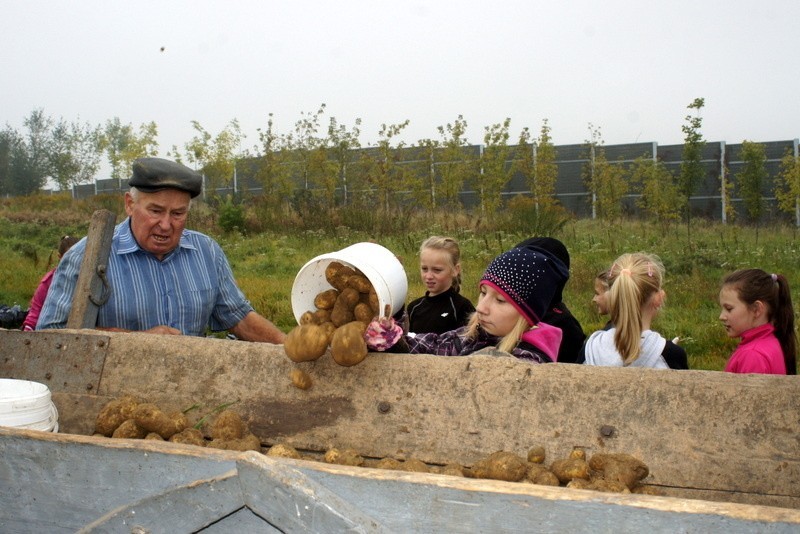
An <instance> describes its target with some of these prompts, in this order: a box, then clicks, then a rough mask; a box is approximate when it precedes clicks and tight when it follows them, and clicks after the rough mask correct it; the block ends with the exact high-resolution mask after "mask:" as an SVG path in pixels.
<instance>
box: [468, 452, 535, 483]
mask: <svg viewBox="0 0 800 534" xmlns="http://www.w3.org/2000/svg"><path fill="white" fill-rule="evenodd" d="M527 472H528V462H526V461H525V460H524V459H522V458H520V457H519V456H517V455H516V454H514V453H513V452H506V451H497V452H493V453H492V454H490V455H489V456H488V457H487V458H484V459H482V460H478V461H477V462H475V465H473V466H472V474H473V476H475V478H491V479H493V480H505V481H507V482H519V481H520V480H522V479H523V478H524V477H525V474H526V473H527Z"/></svg>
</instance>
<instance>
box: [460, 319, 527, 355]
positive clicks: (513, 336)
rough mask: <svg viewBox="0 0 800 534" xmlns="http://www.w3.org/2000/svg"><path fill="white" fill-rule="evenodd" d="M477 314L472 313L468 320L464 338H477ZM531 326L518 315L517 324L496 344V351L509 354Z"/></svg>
mask: <svg viewBox="0 0 800 534" xmlns="http://www.w3.org/2000/svg"><path fill="white" fill-rule="evenodd" d="M478 324H479V323H478V314H477V312H476V313H473V314H472V316H471V317H470V318H469V322H468V323H467V332H466V336H467V338H469V339H476V338H477V337H478V328H479V326H478ZM530 327H531V325H530V324H529V323H528V320H527V319H525V317H523V316H522V314H519V319H517V324H515V325H514V328H512V329H511V332H509V333H508V334H506V335H504V336H503V337H502V338H501V339H500V342H499V343H498V344H497V348H498V350H502V351H504V352H509V353H510V352H511V351H512V350H514V348H516V346H517V344H518V343H519V340H520V339H521V338H522V334H524V333H525V331H526V330H528V329H529V328H530Z"/></svg>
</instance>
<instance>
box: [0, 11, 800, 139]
mask: <svg viewBox="0 0 800 534" xmlns="http://www.w3.org/2000/svg"><path fill="white" fill-rule="evenodd" d="M0 14H2V17H1V18H0V20H2V22H0V50H1V53H0V66H1V68H0V72H1V73H2V78H1V79H2V83H1V84H0V86H1V88H0V120H1V121H2V124H3V125H5V124H8V125H10V126H12V127H14V128H16V129H18V130H21V129H22V122H23V119H24V118H25V117H26V116H27V115H29V114H30V112H31V111H32V110H34V109H39V108H42V109H44V111H45V113H46V114H47V115H50V116H52V117H54V118H59V117H61V118H64V119H65V120H67V121H70V122H72V121H80V122H89V123H91V124H100V123H104V122H105V121H107V120H108V119H112V118H114V117H119V119H120V120H121V121H122V122H123V123H125V124H128V123H130V124H133V125H134V126H136V127H138V126H139V125H140V124H142V123H145V122H149V121H155V122H156V124H157V125H158V128H159V144H160V147H161V152H162V155H164V153H165V152H166V151H167V150H169V149H170V148H171V146H172V145H178V146H179V147H183V145H184V143H186V142H187V141H188V140H190V139H191V137H192V136H193V135H194V131H193V130H192V127H191V121H192V120H196V121H198V122H199V123H200V124H201V125H202V126H203V127H204V128H205V129H206V130H208V131H209V132H210V133H212V135H216V134H217V133H218V132H219V131H220V130H222V129H223V128H224V127H225V126H226V124H227V123H229V121H231V120H232V119H238V121H239V122H240V125H241V127H242V130H243V131H244V133H245V134H247V138H246V140H245V141H244V143H243V148H249V147H252V146H253V145H255V144H256V143H257V134H256V128H259V127H264V126H266V122H267V116H268V114H269V113H273V114H274V120H275V124H276V127H277V129H278V132H279V133H290V132H291V131H292V129H293V126H294V123H295V122H296V121H297V120H299V119H300V118H301V113H306V114H308V113H311V112H314V111H315V110H316V109H317V108H318V107H319V105H320V104H321V103H323V102H324V103H325V104H326V105H327V110H326V113H325V115H324V116H323V125H324V126H327V123H328V120H329V119H330V117H335V118H336V119H337V121H338V122H339V123H340V124H344V125H346V126H348V128H349V127H351V126H352V125H353V124H354V122H355V119H356V118H360V119H361V120H362V125H361V131H362V134H361V142H362V144H364V145H367V144H374V143H375V141H377V140H378V138H379V136H378V131H379V130H380V127H381V124H384V123H385V124H396V123H400V122H402V121H405V120H406V119H408V120H409V121H410V124H409V126H408V127H407V128H406V129H405V130H404V134H403V136H402V140H403V141H404V142H406V143H408V144H412V143H416V142H417V141H419V140H420V139H424V138H431V139H440V136H439V134H438V131H437V127H438V126H444V125H446V124H448V123H452V122H454V121H455V120H456V118H457V117H458V115H463V117H464V119H465V120H466V121H467V124H468V130H467V136H468V138H469V141H470V142H472V143H482V138H483V133H484V128H485V127H486V126H491V125H493V124H496V123H500V122H502V121H503V120H504V119H505V118H506V117H509V118H510V119H511V129H510V132H511V138H512V139H511V141H512V142H516V139H517V138H518V136H519V132H520V130H521V129H522V128H523V127H528V128H530V129H531V130H532V132H533V133H534V137H536V136H538V133H539V130H540V128H541V125H542V121H543V120H544V119H548V121H549V124H550V126H551V128H552V137H553V142H554V143H555V144H571V143H583V142H584V141H585V140H586V139H587V138H589V130H588V124H589V123H592V124H594V125H595V126H599V127H600V129H601V132H602V138H603V140H604V142H605V144H607V145H612V144H618V143H630V142H637V141H638V142H644V141H656V142H658V143H659V144H662V145H664V144H679V143H682V142H683V134H682V132H681V126H682V125H683V124H685V121H684V118H685V116H686V115H687V114H689V113H690V110H688V109H687V108H686V106H687V105H688V104H689V103H691V102H692V101H693V100H694V99H695V98H697V97H703V98H705V108H704V109H703V111H702V117H703V126H702V133H703V135H704V137H705V138H706V139H707V140H709V141H720V140H724V141H727V142H728V143H739V142H741V141H742V140H744V139H748V140H752V141H773V140H783V139H793V138H796V137H800V69H798V65H800V30H799V29H798V21H800V1H799V0H777V1H769V0H763V1H758V2H756V1H753V0H725V1H705V0H672V1H669V2H667V1H661V2H649V1H645V0H638V1H618V0H602V1H601V0H596V1H588V0H580V1H570V0H564V1H557V0H549V1H537V0H521V1H506V2H504V1H497V2H486V1H483V2H476V1H473V0H458V1H427V2H422V1H403V0H395V1H393V2H388V1H382V0H371V1H360V0H346V1H342V2H335V1H330V0H328V1H303V0H295V1H286V2H269V1H235V0H226V1H222V0H220V1H217V2H212V1H198V0H193V1H172V0H158V1H144V0H136V1H133V2H130V1H129V2H115V1H109V0H97V1H86V0H84V1H75V2H67V1H55V0H52V1H36V0H2V1H0ZM162 47H163V51H162V50H161V49H162Z"/></svg>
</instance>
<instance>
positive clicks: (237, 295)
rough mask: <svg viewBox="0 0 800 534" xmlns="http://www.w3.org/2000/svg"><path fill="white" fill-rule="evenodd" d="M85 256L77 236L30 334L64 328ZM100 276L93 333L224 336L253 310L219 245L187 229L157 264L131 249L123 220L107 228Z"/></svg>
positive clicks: (136, 247)
mask: <svg viewBox="0 0 800 534" xmlns="http://www.w3.org/2000/svg"><path fill="white" fill-rule="evenodd" d="M85 251H86V238H85V237H84V238H83V239H82V240H81V241H79V242H78V243H76V244H75V245H74V246H73V247H72V248H71V249H70V250H68V251H67V253H66V254H64V257H63V258H62V259H61V261H60V262H59V264H58V268H57V269H56V273H55V276H54V277H53V283H52V285H51V286H50V290H49V292H48V293H47V299H46V300H45V303H44V306H43V307H42V313H41V316H40V317H39V323H38V324H37V326H36V329H37V330H44V329H46V328H64V327H66V324H67V318H68V317H69V311H70V308H71V307H72V297H73V294H74V292H75V286H76V285H77V282H78V272H79V271H80V268H81V262H82V261H83V255H84V252H85ZM106 276H107V278H108V281H109V284H110V285H111V295H110V297H109V299H108V302H106V303H105V304H104V305H103V306H101V307H100V309H99V313H98V317H97V326H100V327H116V328H124V329H127V330H136V331H141V330H148V329H150V328H153V327H154V326H159V325H167V326H171V327H173V328H177V329H178V330H180V331H181V332H182V333H183V334H185V335H192V336H202V335H205V333H206V329H207V328H210V329H211V330H214V331H220V330H227V329H229V328H231V327H232V326H235V325H236V324H238V323H239V321H241V320H242V319H244V317H245V316H246V315H247V314H248V313H250V312H251V311H253V307H252V306H251V305H250V303H249V302H248V301H247V299H246V298H245V296H244V294H243V293H242V291H241V290H240V289H239V287H238V286H237V285H236V281H235V280H234V278H233V272H232V271H231V267H230V264H229V263H228V259H227V258H226V257H225V253H224V252H223V251H222V249H221V248H220V246H219V244H218V243H217V242H216V241H214V240H213V239H211V238H210V237H208V236H206V235H204V234H201V233H199V232H195V231H192V230H184V231H183V234H182V235H181V240H180V244H179V245H178V247H177V248H176V249H175V250H173V251H172V252H170V253H169V254H167V255H166V256H165V257H164V259H163V260H162V261H159V260H158V259H157V258H156V257H155V256H154V255H152V254H151V253H149V252H147V251H145V250H143V249H142V248H140V247H139V244H138V243H137V242H136V240H135V239H134V237H133V234H132V233H131V227H130V219H125V220H124V221H122V222H121V223H120V224H118V225H117V226H116V228H115V229H114V237H113V239H112V242H111V253H110V254H109V259H108V268H107V269H106Z"/></svg>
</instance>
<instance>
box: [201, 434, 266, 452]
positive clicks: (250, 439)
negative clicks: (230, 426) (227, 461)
mask: <svg viewBox="0 0 800 534" xmlns="http://www.w3.org/2000/svg"><path fill="white" fill-rule="evenodd" d="M208 446H209V447H213V448H215V449H224V450H227V451H257V452H261V440H260V439H258V437H256V436H254V435H253V434H247V435H245V436H244V437H241V438H239V439H214V440H211V443H209V444H208Z"/></svg>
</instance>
